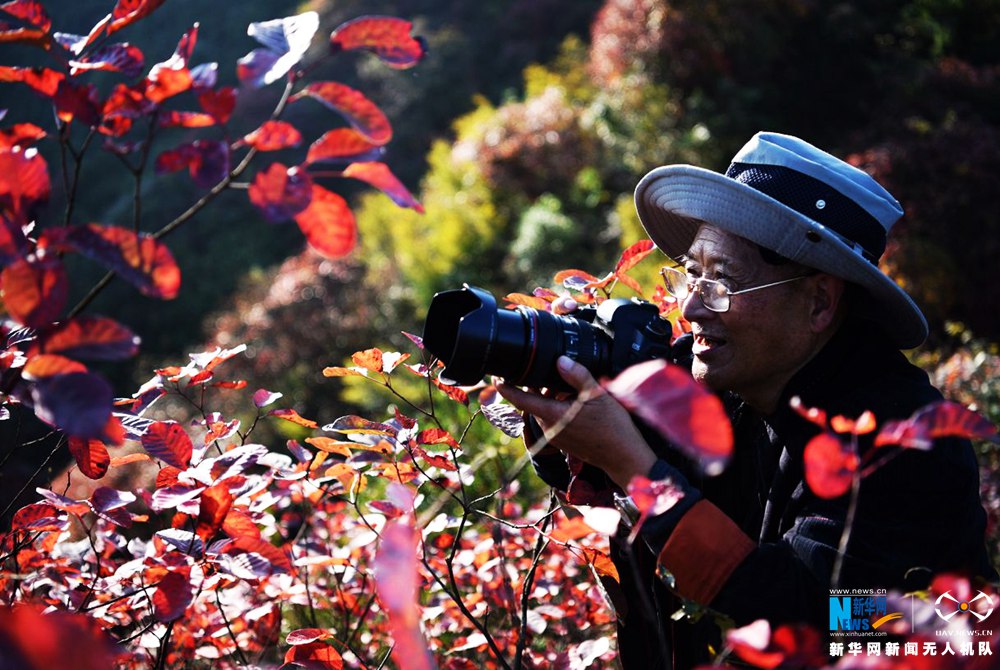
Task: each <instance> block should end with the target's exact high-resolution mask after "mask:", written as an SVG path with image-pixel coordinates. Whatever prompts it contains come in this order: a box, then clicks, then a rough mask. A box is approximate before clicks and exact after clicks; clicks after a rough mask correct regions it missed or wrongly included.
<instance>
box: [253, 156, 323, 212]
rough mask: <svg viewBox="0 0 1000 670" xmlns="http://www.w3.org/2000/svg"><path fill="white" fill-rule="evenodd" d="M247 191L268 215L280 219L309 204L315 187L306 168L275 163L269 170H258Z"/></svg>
mask: <svg viewBox="0 0 1000 670" xmlns="http://www.w3.org/2000/svg"><path fill="white" fill-rule="evenodd" d="M247 195H248V196H249V197H250V202H251V203H253V205H254V206H255V207H256V208H257V209H258V210H259V211H260V213H261V214H263V215H264V218H265V219H267V220H268V221H270V222H271V223H281V222H282V221H287V220H288V219H290V218H292V217H294V216H296V215H297V214H300V213H302V212H303V211H304V210H305V209H306V208H308V207H309V206H310V203H311V202H312V199H313V195H314V189H313V183H312V180H311V179H310V178H309V175H308V174H307V173H306V172H305V171H303V170H300V169H299V168H296V167H293V168H290V169H289V168H287V167H285V166H284V165H282V164H281V163H272V164H271V165H270V166H268V168H267V169H266V170H262V171H261V172H258V173H257V175H256V176H255V177H254V180H253V183H251V184H250V188H249V189H248V191H247Z"/></svg>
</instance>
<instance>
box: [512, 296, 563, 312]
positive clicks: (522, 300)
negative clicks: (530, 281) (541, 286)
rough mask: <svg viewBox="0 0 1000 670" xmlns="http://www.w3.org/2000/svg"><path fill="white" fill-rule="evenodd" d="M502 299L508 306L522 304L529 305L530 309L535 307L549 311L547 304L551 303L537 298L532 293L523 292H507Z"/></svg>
mask: <svg viewBox="0 0 1000 670" xmlns="http://www.w3.org/2000/svg"><path fill="white" fill-rule="evenodd" d="M503 299H504V302H505V303H506V305H507V306H508V307H511V306H514V305H524V306H525V307H531V308H532V309H537V310H540V311H542V312H547V311H549V305H550V304H551V303H550V302H549V301H548V300H545V299H544V298H538V297H536V296H533V295H525V294H524V293H508V294H507V295H505V296H504V297H503Z"/></svg>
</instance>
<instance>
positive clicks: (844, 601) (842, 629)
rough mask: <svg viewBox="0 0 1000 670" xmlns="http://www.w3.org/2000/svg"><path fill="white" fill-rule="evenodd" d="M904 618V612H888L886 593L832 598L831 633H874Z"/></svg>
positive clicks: (834, 596)
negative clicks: (887, 624)
mask: <svg viewBox="0 0 1000 670" xmlns="http://www.w3.org/2000/svg"><path fill="white" fill-rule="evenodd" d="M902 616H903V613H902V612H889V611H888V598H887V597H886V595H885V591H879V592H873V593H856V594H854V595H849V596H845V595H831V596H830V631H831V632H839V633H846V634H850V633H864V632H865V631H874V630H878V628H879V627H881V626H883V625H885V624H886V623H888V622H890V621H894V620H895V619H899V618H902Z"/></svg>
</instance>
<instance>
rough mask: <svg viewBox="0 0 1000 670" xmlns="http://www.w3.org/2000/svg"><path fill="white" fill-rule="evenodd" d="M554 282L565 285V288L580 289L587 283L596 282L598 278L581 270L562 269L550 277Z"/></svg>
mask: <svg viewBox="0 0 1000 670" xmlns="http://www.w3.org/2000/svg"><path fill="white" fill-rule="evenodd" d="M552 281H553V282H554V283H556V284H560V285H562V286H565V287H566V288H575V289H577V290H580V289H582V288H583V287H584V286H586V285H587V284H591V283H594V282H597V281H598V279H597V277H595V276H594V275H592V274H590V273H589V272H584V271H583V270H562V271H561V272H557V273H556V276H555V277H554V278H553V279H552Z"/></svg>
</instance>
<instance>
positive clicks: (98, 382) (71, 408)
mask: <svg viewBox="0 0 1000 670" xmlns="http://www.w3.org/2000/svg"><path fill="white" fill-rule="evenodd" d="M31 397H32V400H33V401H34V403H35V415H36V416H37V417H38V418H39V419H41V420H42V421H45V422H46V423H49V424H51V425H53V426H56V427H57V428H60V429H62V430H63V431H65V432H66V433H67V434H69V435H72V436H74V437H80V438H95V439H100V438H101V437H103V436H104V431H105V428H106V427H107V424H108V419H110V418H111V404H112V402H113V401H114V394H113V393H112V391H111V386H110V385H109V384H108V382H106V381H105V380H104V379H103V378H101V377H100V376H98V375H96V374H94V373H91V372H74V373H70V374H64V375H55V376H52V377H47V378H45V379H41V380H39V381H38V382H37V383H35V384H34V385H33V386H32V388H31Z"/></svg>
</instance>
